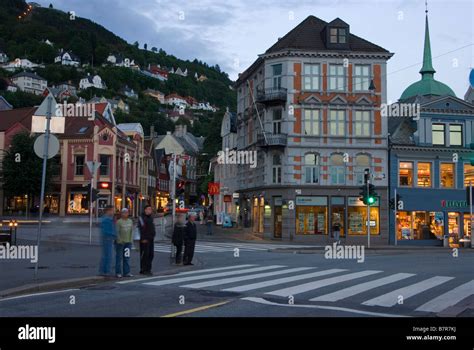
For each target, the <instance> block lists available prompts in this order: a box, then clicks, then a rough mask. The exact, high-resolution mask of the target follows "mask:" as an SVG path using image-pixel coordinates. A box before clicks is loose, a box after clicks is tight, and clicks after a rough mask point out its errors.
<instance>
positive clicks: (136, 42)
mask: <svg viewBox="0 0 474 350" xmlns="http://www.w3.org/2000/svg"><path fill="white" fill-rule="evenodd" d="M133 46H135V47H136V48H137V49H138V48H139V47H140V44H139V43H138V41H135V42H134V43H133Z"/></svg>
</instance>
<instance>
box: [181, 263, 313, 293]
mask: <svg viewBox="0 0 474 350" xmlns="http://www.w3.org/2000/svg"><path fill="white" fill-rule="evenodd" d="M310 269H312V268H311V267H297V268H293V269H286V270H280V271H273V272H265V273H257V274H255V275H248V276H240V277H230V278H224V279H220V280H213V281H207V282H200V283H194V284H187V285H184V286H181V287H184V288H193V289H197V288H204V287H213V286H219V285H222V284H229V283H234V282H240V281H247V280H252V279H257V278H264V277H270V276H277V275H284V274H288V273H292V272H299V271H306V270H310Z"/></svg>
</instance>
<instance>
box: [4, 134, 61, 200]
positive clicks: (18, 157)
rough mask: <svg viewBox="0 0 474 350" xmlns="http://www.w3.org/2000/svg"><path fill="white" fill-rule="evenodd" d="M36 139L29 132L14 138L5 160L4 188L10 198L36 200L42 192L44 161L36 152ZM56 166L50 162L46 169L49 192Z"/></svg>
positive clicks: (46, 187) (46, 184) (46, 185)
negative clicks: (22, 197)
mask: <svg viewBox="0 0 474 350" xmlns="http://www.w3.org/2000/svg"><path fill="white" fill-rule="evenodd" d="M34 143H35V137H34V136H30V134H29V133H28V132H21V133H18V134H16V135H14V136H13V139H12V143H11V146H10V148H9V149H8V151H7V152H6V154H5V158H4V159H3V174H2V175H3V179H4V184H3V188H4V189H5V194H6V195H8V196H24V195H27V196H28V198H34V196H38V195H39V194H40V192H41V176H42V168H43V160H42V159H41V158H39V157H38V156H37V155H36V154H35V152H34V150H33V146H34ZM54 167H55V166H54V165H53V162H52V161H48V166H47V169H46V183H45V189H46V191H48V190H49V187H50V184H51V182H50V179H51V174H52V173H53V171H54V170H55V169H54Z"/></svg>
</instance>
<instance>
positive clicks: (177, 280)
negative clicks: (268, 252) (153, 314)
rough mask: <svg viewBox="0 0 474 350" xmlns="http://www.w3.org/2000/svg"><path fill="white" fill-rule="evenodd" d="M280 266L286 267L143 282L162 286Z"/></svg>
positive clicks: (253, 269) (249, 270)
mask: <svg viewBox="0 0 474 350" xmlns="http://www.w3.org/2000/svg"><path fill="white" fill-rule="evenodd" d="M281 267H286V266H281V265H271V266H264V267H255V268H252V269H246V270H237V271H226V272H219V273H211V274H209V275H199V276H191V277H181V278H172V279H168V280H165V281H155V282H148V283H144V284H146V285H150V286H164V285H167V284H174V283H181V282H188V281H195V280H204V279H208V278H214V277H224V276H231V275H243V274H246V273H249V272H257V271H265V270H272V269H278V268H281Z"/></svg>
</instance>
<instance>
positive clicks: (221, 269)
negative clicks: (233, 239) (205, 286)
mask: <svg viewBox="0 0 474 350" xmlns="http://www.w3.org/2000/svg"><path fill="white" fill-rule="evenodd" d="M252 266H256V265H255V264H244V265H234V266H225V267H214V268H212V269H204V270H193V271H184V272H179V273H177V274H175V275H172V276H173V277H174V276H187V275H195V274H198V273H206V272H215V271H226V270H233V269H241V268H244V267H252ZM168 277H171V276H170V275H162V276H154V277H145V278H139V279H133V280H127V281H120V282H117V283H118V284H128V283H137V282H142V281H150V280H154V279H161V278H168Z"/></svg>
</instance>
